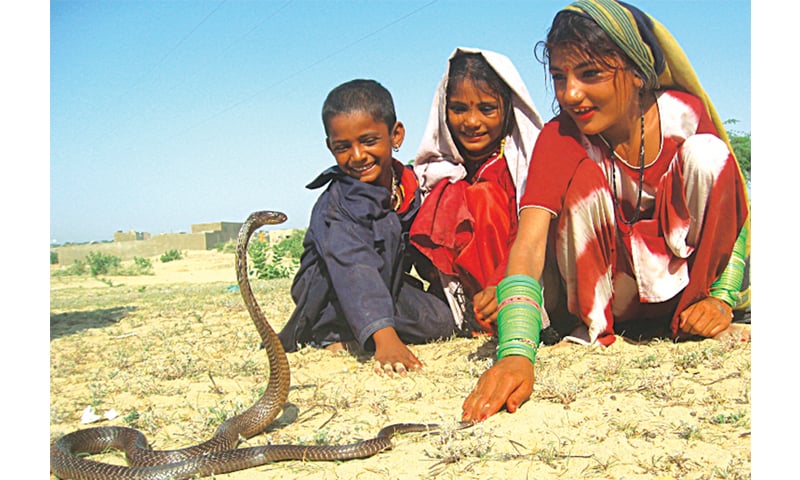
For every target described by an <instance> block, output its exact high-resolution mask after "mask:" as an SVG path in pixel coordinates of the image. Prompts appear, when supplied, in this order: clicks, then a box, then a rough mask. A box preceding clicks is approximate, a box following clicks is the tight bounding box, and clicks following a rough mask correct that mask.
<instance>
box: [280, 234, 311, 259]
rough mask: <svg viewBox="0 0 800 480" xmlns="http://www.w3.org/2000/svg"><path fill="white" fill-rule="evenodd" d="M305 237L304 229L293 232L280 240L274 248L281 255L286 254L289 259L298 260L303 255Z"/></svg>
mask: <svg viewBox="0 0 800 480" xmlns="http://www.w3.org/2000/svg"><path fill="white" fill-rule="evenodd" d="M305 236H306V229H302V230H293V231H292V234H291V235H289V236H288V237H287V238H284V239H283V240H281V241H280V242H279V243H278V244H277V245H276V246H275V248H276V250H280V251H281V252H282V253H283V254H288V255H289V256H290V257H292V258H295V259H298V260H299V259H300V256H301V255H302V254H303V239H304V238H305Z"/></svg>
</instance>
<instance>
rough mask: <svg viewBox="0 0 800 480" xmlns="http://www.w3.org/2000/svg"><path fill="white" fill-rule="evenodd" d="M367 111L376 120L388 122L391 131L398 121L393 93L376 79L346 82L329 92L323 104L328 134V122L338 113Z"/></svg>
mask: <svg viewBox="0 0 800 480" xmlns="http://www.w3.org/2000/svg"><path fill="white" fill-rule="evenodd" d="M359 111H360V112H367V113H369V114H370V115H372V118H373V119H375V120H376V121H381V122H383V123H385V124H386V126H387V127H388V128H389V131H391V130H392V128H393V127H394V124H395V123H397V115H396V114H395V111H394V101H393V100H392V94H391V93H389V90H387V89H386V87H384V86H383V85H381V84H380V83H378V82H376V81H375V80H364V79H356V80H350V81H349V82H345V83H343V84H341V85H339V86H338V87H336V88H334V89H333V90H331V91H330V93H328V96H327V97H326V98H325V103H323V104H322V124H323V125H324V126H325V135H326V136H327V135H328V122H329V121H330V119H331V118H333V117H334V116H336V115H341V114H347V113H351V112H359Z"/></svg>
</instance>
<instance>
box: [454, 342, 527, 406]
mask: <svg viewBox="0 0 800 480" xmlns="http://www.w3.org/2000/svg"><path fill="white" fill-rule="evenodd" d="M533 381H534V369H533V364H532V363H531V361H530V360H528V359H527V358H525V357H521V356H518V355H512V356H509V357H505V358H503V359H501V360H499V361H498V362H497V363H495V364H494V366H492V368H490V369H489V370H487V371H485V372H483V375H481V378H480V379H478V384H477V385H476V386H475V389H474V390H473V391H472V393H470V394H469V396H468V397H467V399H466V400H465V401H464V404H463V406H462V407H461V408H462V410H463V413H462V416H461V419H462V420H467V421H471V422H481V421H483V420H486V419H487V418H489V417H490V416H492V415H494V414H495V413H497V412H498V411H499V410H500V409H501V408H503V406H504V405H505V407H506V409H507V410H508V412H509V413H514V412H516V411H517V408H519V406H520V405H521V404H522V403H523V402H525V401H526V400H528V399H529V398H530V396H531V393H533Z"/></svg>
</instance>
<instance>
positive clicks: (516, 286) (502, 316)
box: [497, 275, 542, 363]
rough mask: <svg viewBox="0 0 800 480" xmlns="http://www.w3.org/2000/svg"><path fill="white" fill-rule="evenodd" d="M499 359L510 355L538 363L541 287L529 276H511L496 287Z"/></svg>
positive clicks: (540, 327) (540, 328)
mask: <svg viewBox="0 0 800 480" xmlns="http://www.w3.org/2000/svg"><path fill="white" fill-rule="evenodd" d="M497 305H498V312H497V359H498V360H500V359H501V358H505V357H508V356H511V355H519V356H523V357H525V358H527V359H528V360H530V361H531V363H535V362H536V351H537V349H538V348H539V334H540V332H541V330H542V306H541V305H542V286H541V284H539V282H538V281H536V279H534V278H533V277H530V276H528V275H510V276H508V277H506V278H504V279H503V280H502V281H501V282H500V283H499V284H498V285H497Z"/></svg>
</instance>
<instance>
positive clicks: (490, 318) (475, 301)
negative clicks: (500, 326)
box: [472, 287, 497, 334]
mask: <svg viewBox="0 0 800 480" xmlns="http://www.w3.org/2000/svg"><path fill="white" fill-rule="evenodd" d="M472 305H473V306H474V308H475V320H476V321H477V322H478V324H479V325H480V326H481V328H483V329H484V330H486V331H487V332H491V333H492V334H497V293H496V292H495V287H486V288H484V289H483V290H481V291H480V292H478V293H476V294H475V296H474V297H472Z"/></svg>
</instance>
